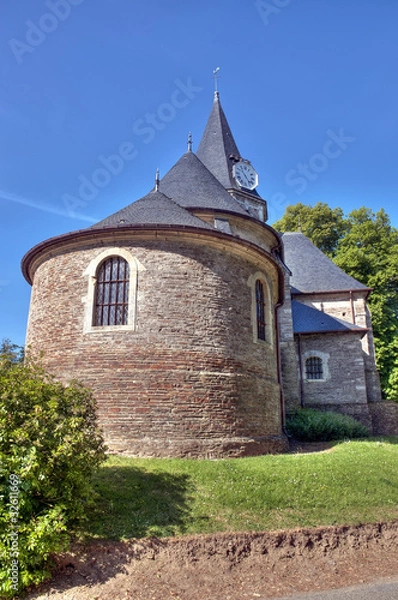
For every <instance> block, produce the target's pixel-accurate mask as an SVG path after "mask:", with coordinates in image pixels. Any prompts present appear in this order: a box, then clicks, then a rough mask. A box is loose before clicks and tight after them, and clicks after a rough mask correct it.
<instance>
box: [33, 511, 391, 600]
mask: <svg viewBox="0 0 398 600" xmlns="http://www.w3.org/2000/svg"><path fill="white" fill-rule="evenodd" d="M397 548H398V521H395V522H393V523H388V524H387V523H379V524H375V525H373V524H372V525H362V526H357V527H323V528H314V529H297V530H288V531H276V532H265V533H236V534H235V533H234V534H232V533H219V534H214V535H203V536H190V537H183V538H167V539H161V540H160V539H157V538H148V539H143V540H130V541H128V542H120V543H109V542H108V543H95V544H91V545H90V546H88V547H76V548H74V550H73V552H71V553H68V554H65V555H62V557H60V558H59V559H58V564H57V569H56V572H55V576H54V579H53V581H52V582H51V583H49V584H46V585H45V586H43V587H42V588H41V589H40V590H38V591H36V592H34V593H32V594H30V595H29V599H30V600H33V599H36V600H39V599H40V600H44V599H49V598H51V599H52V600H61V599H62V600H122V599H123V600H126V599H131V600H132V599H134V600H165V599H167V598H174V599H179V600H197V599H200V600H244V599H246V598H252V599H253V598H262V599H265V598H278V597H280V596H286V595H290V594H293V593H295V592H304V591H309V590H322V589H329V588H334V587H343V586H346V585H347V586H348V585H353V584H356V583H362V582H366V581H371V580H372V579H377V578H380V577H385V576H390V575H396V574H397V573H398V552H397Z"/></svg>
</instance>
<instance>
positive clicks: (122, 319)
mask: <svg viewBox="0 0 398 600" xmlns="http://www.w3.org/2000/svg"><path fill="white" fill-rule="evenodd" d="M129 284H130V269H129V265H128V262H127V261H126V260H125V259H124V258H122V257H121V256H110V257H109V258H107V259H106V260H104V261H103V262H102V263H101V264H100V265H99V267H98V269H97V273H96V289H95V303H94V315H93V325H94V326H104V325H105V326H106V325H127V323H128V311H129Z"/></svg>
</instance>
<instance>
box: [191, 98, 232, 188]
mask: <svg viewBox="0 0 398 600" xmlns="http://www.w3.org/2000/svg"><path fill="white" fill-rule="evenodd" d="M231 154H232V155H233V156H236V157H240V152H239V150H238V147H237V145H236V143H235V140H234V136H233V135H232V132H231V129H230V127H229V124H228V121H227V118H226V116H225V114H224V111H223V109H222V107H221V104H220V98H219V95H218V92H216V93H215V94H214V102H213V108H212V110H211V113H210V117H209V119H208V121H207V124H206V127H205V130H204V133H203V136H202V139H201V141H200V144H199V148H198V150H197V155H198V157H199V158H200V160H201V161H202V162H203V164H204V165H206V167H207V168H208V169H209V170H210V171H211V172H212V173H213V175H214V176H215V177H216V178H217V179H218V181H219V182H220V183H221V184H222V185H223V186H224V187H225V188H231V187H235V186H234V182H233V180H232V176H231V168H232V165H233V162H232V161H231V160H230V158H229V157H230V155H231Z"/></svg>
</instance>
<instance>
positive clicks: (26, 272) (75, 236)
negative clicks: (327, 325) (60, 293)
mask: <svg viewBox="0 0 398 600" xmlns="http://www.w3.org/2000/svg"><path fill="white" fill-rule="evenodd" d="M234 214H235V213H234ZM129 231H147V232H151V231H153V232H162V231H163V232H185V233H195V234H197V235H198V236H203V237H213V238H219V239H222V240H225V241H234V242H235V243H238V244H239V245H240V246H243V247H245V248H246V249H247V250H250V249H251V250H254V251H255V252H256V253H258V254H261V255H263V256H264V257H266V258H267V260H271V261H272V263H274V264H275V267H276V269H277V273H278V278H279V286H278V287H279V290H278V302H283V272H282V268H281V266H280V265H279V263H278V261H277V260H276V259H275V257H274V256H273V255H272V253H269V252H267V251H266V250H264V249H263V248H261V247H260V246H257V244H254V243H253V242H251V241H249V240H245V239H243V238H240V237H238V236H235V235H231V234H229V233H224V232H222V231H219V230H216V229H214V230H213V229H205V228H203V229H202V228H199V227H192V226H191V225H164V224H162V225H159V224H156V223H155V224H147V223H146V224H130V225H123V226H118V227H114V226H106V227H102V228H99V229H79V230H77V231H74V232H71V233H64V234H62V235H58V236H55V237H52V238H49V239H47V240H45V241H43V242H40V243H39V244H37V245H36V246H34V247H33V248H31V249H30V250H28V252H27V253H26V254H25V255H24V257H23V258H22V261H21V269H22V274H23V276H24V277H25V279H26V281H27V282H28V283H29V284H30V285H32V284H33V278H32V276H31V273H30V269H31V265H32V263H33V261H34V260H35V259H36V257H37V256H38V255H39V254H40V253H41V252H44V251H47V250H50V249H51V248H56V247H57V246H58V245H60V244H63V243H66V242H68V241H73V240H79V239H81V240H95V239H96V238H98V237H99V236H100V235H101V234H103V233H104V232H106V233H107V234H120V233H122V232H129Z"/></svg>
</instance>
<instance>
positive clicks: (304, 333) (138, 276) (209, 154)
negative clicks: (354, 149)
mask: <svg viewBox="0 0 398 600" xmlns="http://www.w3.org/2000/svg"><path fill="white" fill-rule="evenodd" d="M257 185H258V174H257V172H256V171H255V169H254V168H253V166H252V165H251V163H250V161H249V160H247V159H246V158H243V157H242V156H241V154H240V152H239V150H238V147H237V145H236V143H235V140H234V137H233V135H232V132H231V129H230V127H229V124H228V122H227V119H226V117H225V114H224V112H223V109H222V107H221V104H220V98H219V94H218V92H216V93H215V97H214V103H213V107H212V110H211V114H210V117H209V119H208V122H207V125H206V128H205V131H204V134H203V137H202V140H201V142H200V144H199V147H198V150H197V152H196V153H194V152H193V151H192V144H191V142H190V141H189V143H188V151H187V152H186V153H185V154H184V155H183V156H182V157H181V158H180V159H179V160H178V162H177V163H176V164H175V165H174V166H173V167H172V168H171V169H170V171H169V172H168V173H167V174H166V175H165V176H164V177H163V178H162V179H161V180H160V181H159V179H158V178H157V181H156V185H155V187H154V189H152V191H150V192H149V193H148V194H147V195H146V196H144V197H143V198H141V199H139V200H137V201H135V202H133V203H132V204H130V205H129V206H127V207H125V208H123V209H122V210H119V211H118V212H116V213H115V214H113V215H111V216H109V217H107V218H106V219H104V220H102V221H100V222H99V223H97V224H96V225H93V226H91V227H88V228H87V229H83V230H79V231H74V232H72V233H68V234H64V235H60V236H58V237H54V238H51V239H49V240H46V241H44V242H42V243H41V244H38V245H37V246H35V247H34V248H32V249H31V250H30V251H29V252H28V253H27V254H26V255H25V257H24V259H23V262H22V266H23V273H24V276H25V278H26V279H27V281H28V282H29V283H31V284H32V298H31V306H30V314H29V323H28V332H27V342H26V343H27V346H28V347H29V348H30V352H31V353H32V354H33V355H37V354H39V353H43V361H44V364H45V366H46V367H47V369H48V370H49V371H50V372H52V373H53V374H54V375H55V376H56V377H57V378H58V379H59V380H61V381H63V382H65V383H66V382H68V381H70V380H71V379H79V380H81V381H82V382H83V383H84V384H86V385H87V386H89V387H90V388H91V389H92V390H93V392H94V395H95V397H96V399H97V403H98V414H99V419H100V423H101V425H102V428H103V431H104V434H105V438H106V441H107V443H108V446H109V448H110V449H111V450H112V451H115V452H123V453H126V454H131V455H141V456H150V455H151V456H195V457H197V456H201V457H222V456H242V455H256V454H263V453H267V452H277V451H283V450H284V449H285V448H286V447H287V437H286V435H285V430H284V420H285V416H286V413H287V412H289V411H291V410H293V409H294V408H297V407H300V406H308V407H317V408H321V409H322V410H334V411H339V412H342V413H346V414H350V415H352V416H354V417H355V418H357V419H358V420H360V421H362V422H363V423H365V424H366V425H368V426H369V427H370V428H372V426H373V425H374V412H375V411H374V410H373V408H372V407H374V406H375V405H377V404H378V405H382V404H384V403H382V402H381V394H380V385H379V380H378V374H377V371H376V366H375V358H374V347H373V336H372V326H371V321H370V316H369V311H368V309H367V304H366V300H367V297H368V294H369V292H370V290H369V289H367V288H366V287H365V286H364V285H362V284H361V283H360V282H358V281H356V280H355V279H353V278H352V277H350V276H348V275H347V274H346V273H344V272H343V271H341V270H340V269H339V268H338V267H337V266H336V265H334V264H333V263H332V262H331V261H330V260H329V259H328V258H327V257H326V256H325V255H324V254H323V253H322V252H321V251H320V250H318V249H317V248H316V247H315V246H314V245H313V244H312V243H311V242H310V241H309V240H308V239H307V238H306V237H305V236H304V235H302V234H301V233H287V234H284V235H283V236H281V235H280V234H278V233H277V232H276V231H275V230H274V229H272V227H270V226H269V225H267V223H266V221H267V203H266V201H265V200H264V199H263V198H261V197H260V195H259V194H258V192H257V191H256V188H257ZM376 412H377V411H376ZM379 420H380V419H379Z"/></svg>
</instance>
